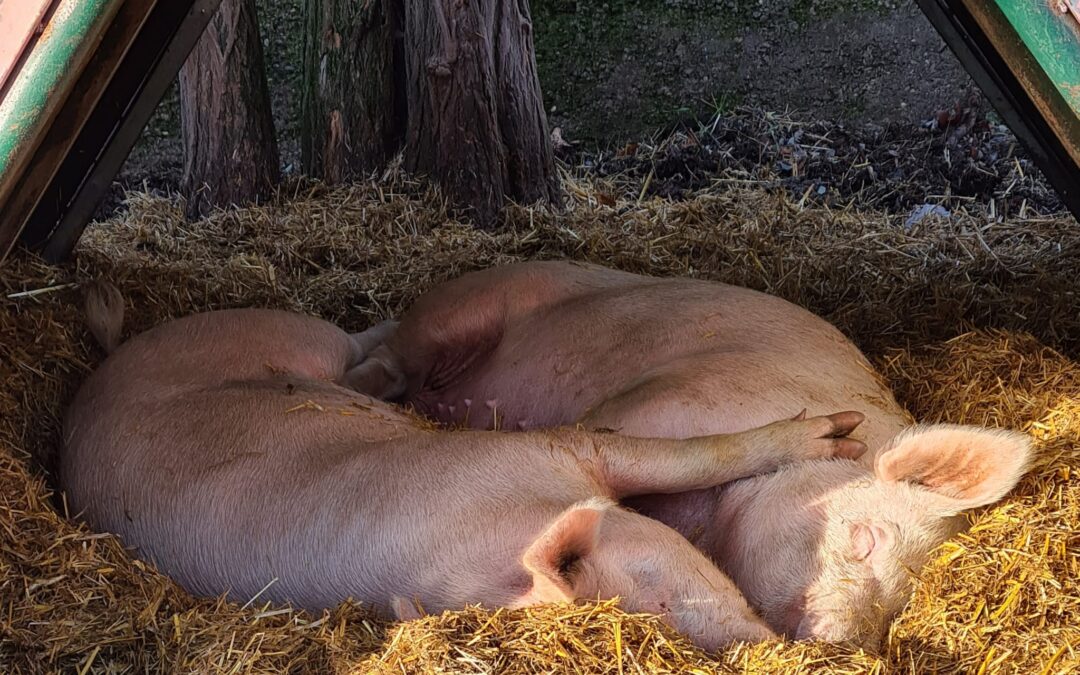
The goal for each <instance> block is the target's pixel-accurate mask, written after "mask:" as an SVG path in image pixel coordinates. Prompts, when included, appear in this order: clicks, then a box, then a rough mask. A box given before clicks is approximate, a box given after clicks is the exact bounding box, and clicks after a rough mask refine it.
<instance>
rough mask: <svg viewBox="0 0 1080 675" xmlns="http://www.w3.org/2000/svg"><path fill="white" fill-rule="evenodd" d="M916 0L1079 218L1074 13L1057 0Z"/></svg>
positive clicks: (1078, 53) (1079, 112)
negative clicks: (1014, 22) (1060, 7)
mask: <svg viewBox="0 0 1080 675" xmlns="http://www.w3.org/2000/svg"><path fill="white" fill-rule="evenodd" d="M917 2H918V4H919V7H920V8H921V9H922V11H923V13H924V14H925V15H926V17H927V18H928V19H930V22H931V23H932V24H933V25H934V27H935V28H936V29H937V31H938V33H940V34H941V36H942V37H943V38H944V39H945V42H946V44H947V45H948V46H949V48H950V49H951V50H952V51H953V53H955V54H956V56H957V58H959V60H960V62H961V63H962V64H963V65H964V68H965V69H967V71H968V73H969V74H970V75H971V77H972V79H974V80H975V83H976V84H977V85H978V86H979V88H980V89H981V90H982V91H983V93H984V94H986V96H987V98H988V99H989V100H990V102H991V104H992V105H993V106H994V108H995V109H997V111H998V113H999V114H1000V115H1001V117H1002V119H1003V120H1004V121H1005V123H1006V124H1007V125H1008V126H1009V128H1010V129H1012V131H1013V133H1015V134H1016V136H1017V138H1018V139H1019V140H1020V142H1021V143H1022V144H1023V145H1024V147H1025V148H1026V149H1027V150H1028V153H1029V154H1030V155H1031V156H1032V158H1033V159H1034V160H1035V163H1036V164H1037V165H1038V167H1039V168H1040V169H1041V170H1042V172H1043V174H1044V175H1045V176H1046V178H1047V180H1048V181H1049V182H1050V184H1051V185H1052V186H1053V187H1054V189H1055V190H1056V191H1057V192H1058V194H1059V195H1060V196H1061V198H1062V201H1063V202H1064V203H1065V206H1066V207H1067V208H1068V209H1069V210H1070V211H1072V213H1073V215H1074V216H1076V218H1077V219H1078V220H1080V106H1078V105H1076V104H1077V103H1078V101H1077V99H1076V98H1075V95H1076V94H1077V90H1076V89H1075V88H1074V87H1075V86H1076V85H1077V84H1080V83H1077V82H1076V78H1077V77H1078V74H1080V25H1077V24H1076V21H1075V19H1074V17H1073V15H1071V14H1070V13H1067V12H1064V13H1063V12H1061V11H1060V10H1059V8H1058V0H917ZM1022 5H1026V6H1022ZM1003 8H1006V9H1007V10H1008V13H1011V14H1012V15H1013V17H1014V19H1015V20H1016V21H1017V22H1018V23H1019V24H1020V27H1019V29H1018V28H1017V27H1015V26H1014V25H1013V21H1012V20H1010V19H1009V15H1008V13H1006V12H1005V11H1003Z"/></svg>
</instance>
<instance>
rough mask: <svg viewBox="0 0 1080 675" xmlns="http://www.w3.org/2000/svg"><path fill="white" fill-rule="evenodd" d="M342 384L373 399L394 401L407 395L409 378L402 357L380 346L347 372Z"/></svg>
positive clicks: (384, 346)
mask: <svg viewBox="0 0 1080 675" xmlns="http://www.w3.org/2000/svg"><path fill="white" fill-rule="evenodd" d="M341 384H342V385H343V386H346V387H348V388H350V389H353V390H355V391H357V392H360V393H361V394H367V395H368V396H371V397H372V398H377V399H380V400H383V401H393V400H395V399H398V398H400V397H401V396H402V395H403V394H404V393H405V389H406V386H407V385H408V378H407V376H406V374H405V371H404V369H403V367H402V364H401V359H400V357H399V356H398V355H397V354H395V353H394V352H392V351H391V350H390V349H389V348H388V347H387V346H386V345H379V346H378V347H376V348H375V349H374V350H373V351H372V352H371V353H370V354H368V355H367V358H366V359H365V360H364V361H363V362H362V363H361V364H360V365H358V366H354V367H353V368H350V369H349V370H348V371H346V372H345V377H344V379H343V380H342V383H341Z"/></svg>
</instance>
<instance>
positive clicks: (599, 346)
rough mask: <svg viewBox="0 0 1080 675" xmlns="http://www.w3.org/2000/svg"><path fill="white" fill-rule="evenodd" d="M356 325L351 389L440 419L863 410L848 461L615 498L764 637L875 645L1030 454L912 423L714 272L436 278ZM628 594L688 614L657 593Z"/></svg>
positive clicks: (799, 317) (714, 420) (856, 374)
mask: <svg viewBox="0 0 1080 675" xmlns="http://www.w3.org/2000/svg"><path fill="white" fill-rule="evenodd" d="M370 336H371V339H372V342H373V343H375V342H378V341H380V340H385V344H382V345H381V346H378V347H376V348H374V349H373V350H372V351H371V355H370V358H368V359H367V360H366V361H364V362H362V363H361V364H360V365H359V366H357V367H356V368H354V369H353V370H352V371H350V373H348V375H347V380H348V381H349V382H350V383H351V385H352V386H354V387H355V388H357V389H358V390H361V391H365V392H367V393H369V394H372V395H373V396H376V397H379V398H383V399H388V400H397V401H401V402H404V403H408V404H410V405H412V406H414V407H415V408H416V410H417V411H419V412H421V413H423V414H425V415H427V416H429V417H430V418H432V419H434V420H436V421H438V422H440V423H443V424H445V425H463V426H466V427H472V428H476V429H485V428H490V427H499V428H503V429H506V430H532V429H540V428H549V427H557V426H560V425H571V424H575V423H579V424H581V425H583V426H584V427H585V428H591V429H610V430H614V431H616V432H618V433H619V434H621V435H625V436H629V437H642V438H653V437H662V438H672V439H678V438H693V437H701V436H709V435H712V434H731V433H738V432H742V431H746V430H750V429H753V428H755V427H758V426H760V425H763V424H767V423H769V422H771V421H773V420H777V419H782V418H785V417H791V416H792V415H794V414H796V413H798V412H799V411H800V410H808V411H809V412H810V413H811V414H815V415H822V414H826V413H829V412H832V411H834V410H845V409H849V408H851V409H855V410H858V411H859V412H861V413H863V414H864V415H865V417H866V421H865V422H864V423H863V424H862V425H861V426H860V427H859V429H858V430H857V432H856V434H855V437H857V438H860V439H862V440H865V441H866V443H867V444H868V446H869V448H870V451H869V452H867V453H865V454H864V455H862V456H861V457H859V458H857V459H856V458H855V457H853V456H852V454H850V453H841V454H842V455H843V456H842V457H837V458H822V459H818V460H813V461H806V462H798V463H792V464H788V465H786V466H784V467H781V468H780V469H779V470H778V471H776V472H774V473H769V474H764V475H762V474H758V475H754V476H747V477H744V478H741V479H740V480H735V481H730V482H724V483H717V484H714V485H710V486H707V487H702V488H701V489H697V490H683V491H674V490H653V492H655V493H658V494H651V495H635V496H633V497H629V498H626V499H624V503H625V504H626V505H629V506H632V507H633V508H634V510H635V511H637V512H638V513H641V514H643V515H646V516H649V517H651V518H654V519H656V520H658V521H660V522H662V523H664V524H666V525H668V526H670V527H672V528H673V529H675V530H676V531H678V532H680V533H682V534H683V535H684V536H685V537H687V538H688V539H689V540H690V541H692V542H693V543H694V544H695V545H696V546H697V548H698V549H700V550H701V551H702V552H704V553H705V554H706V555H707V556H708V557H709V558H710V559H711V560H712V561H714V562H715V563H717V564H718V565H719V567H720V569H721V570H723V572H725V573H726V574H727V575H728V576H729V577H730V578H731V579H732V580H733V581H734V582H735V585H736V586H737V587H738V589H739V590H740V591H741V592H742V593H743V594H744V595H745V596H746V598H747V599H748V600H749V604H750V605H751V606H752V607H753V608H754V609H755V610H756V611H757V612H758V613H759V614H760V616H761V617H763V618H764V619H765V621H766V622H767V623H768V624H769V626H770V627H771V628H772V629H773V630H775V631H777V632H778V633H783V634H785V635H788V636H792V637H797V638H804V637H815V638H822V639H828V640H835V641H854V642H857V643H859V644H861V645H863V646H866V647H870V648H872V647H874V646H875V645H877V644H878V642H879V640H880V638H881V636H882V634H883V632H884V629H885V627H886V626H887V624H888V621H889V620H890V618H891V617H892V616H894V615H895V614H896V613H898V612H899V611H900V610H901V609H902V608H903V606H904V604H905V603H906V601H907V598H908V596H909V594H910V589H911V580H912V576H913V573H914V572H917V571H918V570H919V569H920V568H921V567H922V565H923V564H924V563H925V562H926V560H927V557H928V554H929V553H930V551H931V550H932V549H934V548H935V547H936V546H937V545H939V544H941V543H942V542H943V541H944V540H945V539H946V538H948V537H949V536H951V535H952V534H954V533H955V532H957V531H958V530H959V529H960V528H961V527H962V526H963V523H964V519H963V518H962V517H960V514H961V513H962V512H963V511H964V510H966V509H971V508H974V507H978V506H982V505H985V504H990V503H993V502H995V501H997V500H999V499H1001V498H1002V497H1003V496H1004V495H1005V494H1006V493H1007V492H1008V491H1009V490H1010V489H1012V487H1013V486H1014V485H1015V484H1016V483H1017V482H1018V481H1019V479H1020V477H1021V476H1022V474H1023V473H1024V471H1025V469H1026V467H1027V465H1028V462H1029V458H1030V454H1031V451H1030V445H1029V441H1028V438H1027V436H1025V435H1022V434H1019V433H1015V432H1010V431H1004V430H990V429H981V428H975V427H967V426H955V425H944V424H938V425H922V426H915V425H913V424H912V421H911V419H910V417H909V416H908V415H907V413H906V412H905V411H904V410H903V409H901V408H900V406H899V405H898V404H897V403H896V401H895V399H894V398H893V396H892V394H891V392H889V391H888V389H887V388H886V387H885V386H884V384H883V382H882V381H881V379H880V378H879V377H878V376H877V375H876V374H875V373H874V372H873V369H872V367H871V366H870V363H869V362H868V361H867V359H866V358H865V357H864V356H863V354H862V353H861V352H860V351H859V350H858V349H857V348H856V347H855V345H854V344H852V343H851V342H850V341H849V340H848V339H847V338H845V337H844V336H843V335H842V334H841V333H840V332H839V331H838V330H836V329H835V328H834V327H833V326H831V325H829V324H828V323H827V322H825V321H824V320H822V319H821V318H819V317H817V316H815V315H813V314H811V313H809V312H807V311H805V310H803V309H801V308H799V307H797V306H795V305H793V304H791V303H789V302H786V301H784V300H781V299H779V298H776V297H772V296H769V295H765V294H763V293H758V292H755V291H751V290H748V289H744V288H737V287H733V286H727V285H724V284H719V283H710V282H704V281H695V280H689V279H656V278H651V277H644V276H638V275H633V274H628V273H624V272H618V271H614V270H610V269H605V268H602V267H598V266H594V265H584V264H580V263H565V262H534V263H521V264H515V265H510V266H506V267H498V268H492V269H489V270H484V271H481V272H476V273H472V274H468V275H465V276H463V277H461V278H459V279H456V280H454V281H451V282H449V283H446V284H444V285H442V286H440V287H437V288H435V289H433V290H431V291H430V292H428V293H427V294H426V295H424V296H422V297H421V298H420V299H419V300H418V301H417V303H416V304H415V306H414V307H413V308H411V309H410V310H409V311H408V312H407V313H406V314H405V315H404V316H403V317H402V319H401V322H400V325H397V324H395V323H386V324H383V325H381V326H379V327H377V328H376V329H373V330H372V331H371V333H370ZM759 450H760V451H761V452H767V448H766V447H765V446H761V447H760V448H759ZM545 479H550V476H548V477H539V476H538V480H545ZM545 484H546V483H545ZM660 493H663V494H660ZM643 553H644V552H643ZM654 555H655V554H654V553H653V552H649V553H648V554H647V557H645V558H643V559H642V560H641V561H639V562H638V564H640V565H641V566H643V567H645V566H647V567H649V569H650V572H649V573H648V574H647V575H645V578H647V579H650V580H652V579H654V578H655V579H669V578H672V577H669V576H667V573H665V574H663V575H661V574H660V573H659V572H657V571H656V570H658V569H661V568H663V567H664V566H665V565H666V564H667V563H663V562H660V561H659V560H658V559H655V558H654V557H653V556H654ZM666 572H670V573H672V574H681V572H675V571H674V570H673V569H668V570H667V571H666ZM665 583H666V582H665ZM628 604H629V605H630V606H631V607H635V608H641V607H645V608H647V609H649V610H651V611H657V612H660V613H667V614H669V615H671V616H673V617H680V616H682V615H683V614H684V613H686V612H687V609H686V607H685V605H682V606H680V605H669V604H664V603H662V602H660V601H659V599H657V600H656V601H653V602H642V598H640V597H638V598H632V599H631V602H630V603H628ZM738 634H739V635H747V634H745V633H741V632H739V633H738ZM763 634H764V633H763ZM747 636H748V637H749V635H747Z"/></svg>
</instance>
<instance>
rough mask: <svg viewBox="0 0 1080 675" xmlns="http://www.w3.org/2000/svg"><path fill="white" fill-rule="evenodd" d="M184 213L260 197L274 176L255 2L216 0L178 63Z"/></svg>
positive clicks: (273, 148)
mask: <svg viewBox="0 0 1080 675" xmlns="http://www.w3.org/2000/svg"><path fill="white" fill-rule="evenodd" d="M180 117H181V124H182V128H183V139H184V177H183V184H182V191H183V193H184V196H185V197H186V198H187V210H188V214H189V216H192V217H194V216H198V215H204V214H205V213H206V212H207V211H209V210H210V207H211V206H213V205H215V204H244V203H249V202H253V201H257V200H259V199H261V198H265V197H266V196H268V195H269V194H270V191H271V190H272V189H273V186H274V184H275V183H277V181H278V178H279V176H280V163H279V158H278V148H277V141H276V139H275V137H274V122H273V118H272V117H271V113H270V96H269V93H268V91H267V85H266V71H265V69H264V67H263V50H262V42H261V41H260V40H259V27H258V24H257V22H256V16H255V2H254V0H222V2H221V6H220V8H219V9H218V11H217V14H215V15H214V17H213V19H211V21H210V25H208V26H207V27H206V31H205V32H204V33H203V35H202V37H201V38H200V39H199V42H198V43H197V44H196V45H195V49H194V50H193V51H192V53H191V55H190V56H189V57H188V59H187V61H186V62H185V63H184V66H183V68H181V69H180Z"/></svg>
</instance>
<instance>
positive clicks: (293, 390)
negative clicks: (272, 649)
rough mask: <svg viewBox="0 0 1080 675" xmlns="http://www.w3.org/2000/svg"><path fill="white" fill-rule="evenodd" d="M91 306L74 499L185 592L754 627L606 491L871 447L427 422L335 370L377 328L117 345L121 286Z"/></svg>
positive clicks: (701, 636) (69, 452)
mask: <svg viewBox="0 0 1080 675" xmlns="http://www.w3.org/2000/svg"><path fill="white" fill-rule="evenodd" d="M88 310H89V317H88V323H89V324H90V326H91V329H92V331H93V332H94V334H95V335H96V336H97V337H98V339H99V341H100V342H101V343H102V344H103V345H108V347H109V348H115V351H113V353H112V354H111V355H110V356H109V357H108V358H107V359H106V360H105V362H104V363H103V364H102V365H101V366H100V367H99V368H98V369H97V370H96V371H95V372H94V373H93V374H92V375H91V376H90V377H89V378H88V379H87V380H86V382H85V383H84V384H83V385H82V387H81V388H80V389H79V391H78V393H77V395H76V396H75V399H74V401H73V402H72V403H71V405H70V408H69V409H68V411H67V415H66V417H65V421H64V444H63V447H62V449H61V452H60V455H59V477H60V482H61V484H62V488H63V489H64V490H65V491H66V493H67V504H68V505H69V506H70V508H71V510H72V512H73V513H76V514H78V515H79V516H80V517H81V518H83V519H85V520H86V521H87V522H88V523H89V524H90V525H91V526H92V527H94V528H97V529H99V530H104V531H109V532H113V533H116V534H117V535H119V536H120V537H121V539H122V540H123V541H124V542H125V544H126V545H128V546H130V547H132V548H134V549H135V550H136V552H137V553H138V555H139V556H141V557H143V558H145V559H148V560H150V561H152V562H154V563H155V564H156V565H157V566H158V567H159V569H161V571H163V572H164V573H166V574H168V575H170V576H171V577H173V578H174V579H175V580H176V581H177V582H179V583H180V584H181V585H182V586H184V587H186V588H187V589H188V590H189V591H191V592H193V593H196V594H209V595H217V594H221V593H227V594H228V595H229V597H231V598H233V599H235V600H240V601H244V600H249V599H251V598H253V597H256V596H258V597H259V598H260V599H261V600H270V601H275V602H291V603H293V604H295V605H296V606H299V607H303V608H307V609H312V610H318V609H321V608H325V607H328V606H333V605H336V604H337V603H339V602H341V601H343V600H345V599H347V598H349V597H352V598H354V599H357V600H361V601H364V602H366V603H369V604H371V605H373V606H374V607H376V608H378V609H380V610H381V611H383V612H385V613H387V614H392V615H396V616H398V617H409V616H414V615H416V614H417V613H418V612H419V611H421V609H424V610H433V611H439V610H444V609H455V608H461V607H462V606H464V605H465V604H468V603H478V604H483V605H488V606H506V607H521V606H527V605H533V604H537V603H542V602H550V601H562V600H571V599H575V598H593V599H595V598H611V597H615V596H622V597H624V598H625V600H626V604H627V605H628V607H629V608H631V609H636V610H640V611H648V612H654V613H659V614H661V615H662V616H664V617H665V618H666V619H667V620H668V621H669V622H670V623H671V624H672V625H673V626H674V627H675V628H676V629H678V630H680V631H682V632H684V633H685V634H686V635H688V636H689V637H690V638H692V639H693V640H695V641H696V642H697V643H698V644H699V645H701V646H702V647H705V648H707V649H715V648H719V647H722V646H724V645H726V644H728V643H729V642H731V641H732V640H762V639H768V638H770V637H773V636H774V633H773V632H772V631H771V630H770V629H769V628H768V627H767V626H766V625H765V624H764V623H763V622H762V621H761V619H760V618H759V617H758V616H756V615H755V614H754V612H753V611H752V610H750V608H749V607H748V606H747V604H746V601H745V599H744V598H743V597H742V596H741V594H740V593H739V592H738V590H737V589H736V588H735V587H734V586H733V585H732V583H731V581H730V580H729V579H728V578H726V577H725V576H724V575H723V573H721V572H720V571H719V570H718V569H717V568H716V566H715V565H714V564H713V563H712V562H710V561H709V560H708V559H707V558H706V557H705V556H704V555H702V554H701V553H700V552H699V551H698V550H696V549H695V548H694V547H693V546H692V545H690V544H689V543H688V542H687V541H686V539H685V538H684V537H682V536H681V535H679V534H678V533H677V532H676V531H675V530H673V529H671V528H669V527H667V526H665V525H663V524H662V523H660V522H659V521H656V520H653V519H650V518H646V517H644V516H642V515H639V514H637V513H634V512H633V511H630V510H627V509H624V508H622V507H620V506H619V505H618V504H617V500H619V499H625V498H629V497H632V496H634V495H641V494H648V493H681V492H687V491H692V490H697V489H705V488H709V487H712V486H715V485H720V484H723V483H728V482H731V481H734V480H736V479H739V478H747V477H750V476H753V475H756V474H761V473H766V472H769V471H773V470H775V469H777V468H779V467H781V466H783V465H786V464H788V463H794V462H796V461H797V460H817V459H821V458H828V457H833V456H841V457H855V456H858V455H860V454H861V453H862V452H864V451H865V449H866V448H865V445H863V444H862V443H861V442H858V441H855V440H851V439H847V438H845V436H846V434H847V433H848V432H850V431H851V430H853V429H854V428H855V427H856V426H857V425H858V424H859V423H860V422H861V421H862V419H863V417H862V415H861V414H859V413H856V412H850V413H837V414H833V415H828V416H817V417H812V418H805V419H804V418H801V417H800V419H786V420H777V421H773V422H772V423H770V424H768V425H763V426H762V427H761V428H758V429H754V430H747V431H741V432H739V433H733V434H711V435H707V436H702V437H694V438H687V439H685V440H678V439H654V438H644V437H642V438H635V437H631V436H621V435H615V434H610V433H599V432H589V431H582V430H576V429H545V430H538V431H533V432H529V433H523V434H504V433H496V432H488V431H433V430H432V429H431V425H430V424H427V423H421V422H419V421H418V420H417V419H416V418H415V417H410V416H408V415H406V414H403V412H401V411H400V410H398V409H397V408H395V407H394V406H392V405H389V404H386V403H383V402H381V401H377V400H373V399H372V398H370V397H368V396H365V395H362V394H359V393H357V392H356V391H353V390H351V389H347V388H345V387H343V386H342V384H343V382H345V381H346V380H349V381H350V382H351V383H352V384H353V385H362V383H358V382H357V381H356V380H355V377H356V372H355V371H356V366H357V364H362V363H364V362H366V361H365V359H366V356H367V349H368V348H370V347H373V346H374V345H375V344H377V343H378V342H379V341H380V340H381V339H382V338H383V337H385V334H386V331H387V327H386V326H383V327H381V328H378V329H375V330H373V331H370V332H366V333H363V334H360V335H349V334H346V333H345V332H343V331H341V330H339V329H338V328H337V327H335V326H333V325H331V324H329V323H327V322H325V321H322V320H319V319H315V318H312V317H307V316H302V315H298V314H292V313H287V312H280V311H270V310H257V309H247V310H228V311H218V312H208V313H203V314H195V315H192V316H188V317H185V318H182V319H179V320H175V321H171V322H168V323H166V324H163V325H161V326H158V327H156V328H154V329H152V330H149V331H147V332H145V333H142V334H140V335H138V336H136V337H134V338H133V339H131V340H129V341H128V342H126V343H123V344H119V346H118V347H117V344H118V343H119V342H120V340H119V336H120V324H121V321H122V316H123V299H122V298H121V297H120V296H119V293H118V292H117V291H116V290H115V288H112V287H111V286H104V285H102V286H96V287H95V288H94V289H93V290H92V291H91V292H90V294H89V297H88ZM347 373H351V375H348V376H347ZM788 417H791V416H788Z"/></svg>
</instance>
